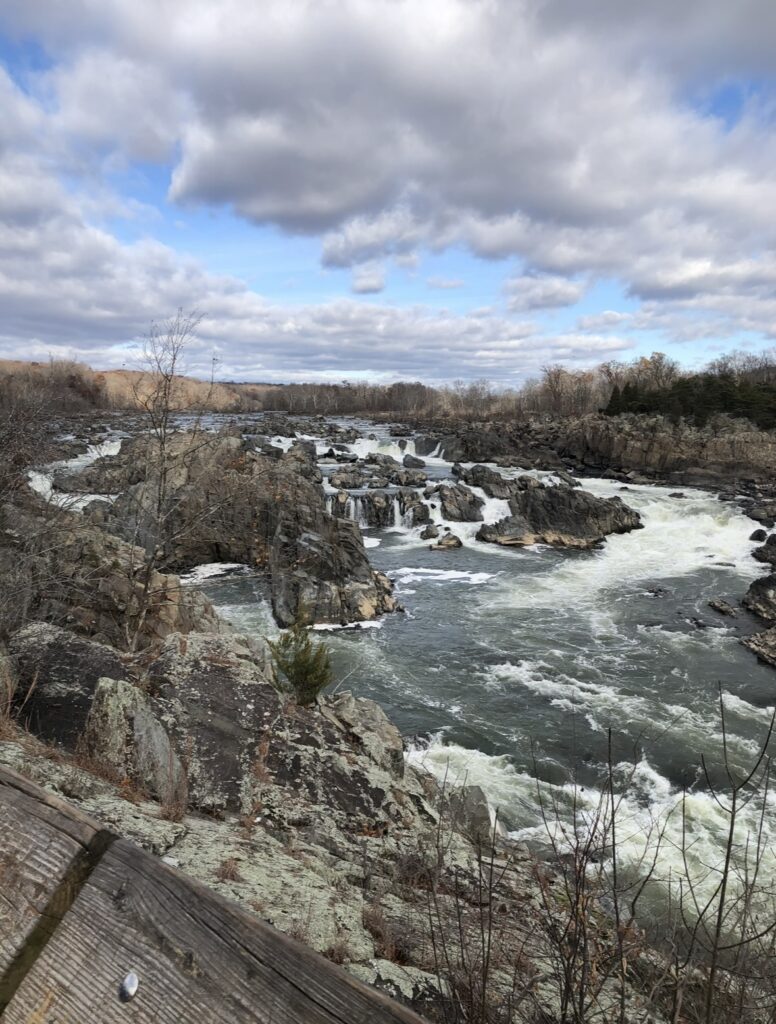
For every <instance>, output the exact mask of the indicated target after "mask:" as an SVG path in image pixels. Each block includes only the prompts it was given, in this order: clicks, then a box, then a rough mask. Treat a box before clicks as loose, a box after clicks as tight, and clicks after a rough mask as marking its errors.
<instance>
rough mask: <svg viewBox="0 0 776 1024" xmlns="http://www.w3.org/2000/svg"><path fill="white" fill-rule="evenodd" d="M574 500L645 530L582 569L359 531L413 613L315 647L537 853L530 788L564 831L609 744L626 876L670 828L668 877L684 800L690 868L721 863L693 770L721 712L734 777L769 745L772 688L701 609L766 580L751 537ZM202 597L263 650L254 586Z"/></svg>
mask: <svg viewBox="0 0 776 1024" xmlns="http://www.w3.org/2000/svg"><path fill="white" fill-rule="evenodd" d="M369 429H371V430H374V428H369ZM378 438H379V439H378V440H376V441H368V440H366V439H364V440H361V441H358V442H357V443H356V444H354V445H353V446H351V448H352V450H353V451H354V452H356V453H358V454H359V455H361V456H363V455H365V454H367V453H368V452H369V451H375V450H378V451H382V452H384V453H386V454H393V455H395V456H397V457H401V454H402V449H400V448H399V447H398V444H397V443H396V442H395V441H392V440H390V439H388V438H387V437H386V436H385V434H384V433H383V434H382V436H380V434H379V433H378ZM327 447H328V445H322V446H320V447H319V452H320V453H321V454H322V453H323V452H324V451H325V449H326V448H327ZM412 449H413V445H412V442H409V446H408V448H407V450H409V451H412ZM427 461H428V468H429V472H430V475H431V476H432V477H433V478H434V479H444V478H449V477H451V468H452V467H451V465H450V464H449V463H446V462H444V461H443V460H441V459H439V458H432V459H429V460H427ZM331 468H332V467H327V466H326V465H325V464H322V469H323V470H324V472H327V471H329V470H330V469H331ZM515 472H517V471H515ZM583 485H584V487H586V488H587V489H588V490H590V491H591V492H592V493H594V494H596V495H599V496H602V497H608V496H613V495H616V494H619V495H620V496H621V497H622V498H623V500H625V501H626V502H627V503H628V504H629V505H631V506H632V507H633V508H635V509H637V510H638V511H639V513H640V514H641V516H642V521H643V523H644V529H642V530H638V531H635V532H633V533H630V534H627V535H624V536H615V537H610V538H609V539H607V541H606V542H605V544H604V545H603V547H602V548H601V549H599V550H596V551H590V552H572V551H558V550H553V549H550V548H547V547H534V548H529V549H512V550H510V549H505V548H498V547H495V546H493V545H488V544H483V543H480V542H478V541H476V540H475V539H474V534H475V533H476V530H477V528H478V524H459V523H453V524H450V525H451V527H452V529H453V530H454V532H455V533H457V534H458V535H459V536H461V537H462V539H463V540H464V545H465V546H464V547H463V548H460V549H457V550H453V551H437V550H429V546H428V543H427V542H423V541H421V540H420V538H419V533H420V530H419V529H410V528H408V527H406V526H404V525H401V523H400V521H399V517H398V515H397V517H396V519H397V521H396V523H395V525H394V526H392V527H390V528H387V529H365V530H364V536H365V539H366V541H367V544H368V546H369V549H370V550H369V555H370V558H371V560H372V562H373V564H374V566H375V567H376V568H378V569H381V570H382V571H383V572H385V573H387V574H388V575H389V576H390V577H391V578H392V579H393V580H394V581H395V585H396V592H397V595H398V597H399V598H400V600H401V603H402V605H403V606H404V608H405V612H404V613H403V614H396V615H391V616H386V617H385V618H384V619H382V620H381V621H380V622H379V623H376V624H373V625H374V627H375V628H367V629H344V630H337V631H332V632H330V633H328V634H327V636H326V639H327V641H328V642H329V643H330V645H331V648H332V652H333V658H334V663H335V669H336V677H337V678H338V679H339V680H340V683H339V686H340V687H341V688H343V689H350V690H352V691H353V692H355V693H356V694H358V695H361V696H365V697H371V698H373V699H374V700H376V701H378V702H379V703H380V704H381V705H382V707H383V708H384V709H385V710H386V712H387V713H388V715H389V716H390V717H391V718H392V719H393V720H394V721H395V722H396V724H397V725H398V726H399V728H400V729H401V730H402V732H403V733H404V734H405V735H406V736H408V737H411V748H410V750H409V752H408V758H409V759H410V760H411V761H413V762H416V763H423V764H424V765H425V766H426V767H427V768H429V769H430V770H432V771H434V772H435V773H436V774H437V775H439V776H440V777H447V778H448V779H449V780H450V781H453V782H456V781H457V782H463V781H466V782H469V783H477V784H480V785H481V786H482V787H483V788H484V790H485V791H486V792H487V794H488V796H489V797H490V799H491V801H492V803H493V804H494V805H495V806H498V808H499V811H500V815H501V817H502V819H503V820H504V821H505V822H506V824H507V826H508V828H509V830H510V831H511V833H512V834H513V835H515V836H517V837H521V838H524V839H527V840H533V841H534V842H536V843H538V844H541V842H542V839H543V838H545V839H546V832H545V826H544V825H543V824H542V821H541V815H540V810H539V804H538V797H537V783H536V774H538V776H539V778H540V779H542V780H544V783H546V785H547V787H548V789H549V790H550V792H551V793H552V796H553V802H554V803H555V805H556V807H558V808H559V809H560V813H561V814H563V813H564V808H565V809H566V810H567V811H568V813H571V812H570V807H571V802H572V794H576V799H577V801H578V802H579V803H578V807H579V806H581V807H582V813H583V814H584V812H585V808H587V809H588V811H589V813H590V814H591V815H592V814H594V812H595V807H596V805H597V801H598V799H599V792H600V791H599V786H600V784H601V778H602V771H603V768H604V765H605V761H606V757H607V732H608V730H609V729H611V730H612V739H613V751H614V761H615V763H616V765H617V766H618V767H617V769H616V771H617V775H618V778H620V779H624V778H626V777H628V778H629V780H630V781H629V784H628V787H627V793H626V795H625V798H624V800H623V804H622V815H623V816H624V818H625V819H626V820H627V823H628V827H627V828H626V829H622V831H621V834H622V836H623V843H624V853H625V854H626V856H627V855H630V856H632V857H633V858H638V857H639V856H640V855H641V854H642V853H643V850H644V846H645V842H646V837H647V833H648V831H649V830H650V827H651V824H652V822H653V821H654V819H655V818H656V817H660V818H661V819H662V820H663V821H664V822H665V819H666V816H668V825H667V827H666V832H665V838H664V840H663V849H662V851H661V854H660V864H661V865H662V866H663V867H664V868H667V867H670V866H671V865H672V863H675V862H676V859H677V858H678V856H679V853H678V848H679V844H680V833H681V829H682V822H681V814H680V812H679V810H678V807H677V805H678V803H679V801H680V796H681V792H682V788H683V787H690V789H691V794H690V797H689V798H688V800H687V803H686V811H687V825H688V827H689V831H690V834H691V836H692V838H691V845H692V851H691V859H694V860H697V862H698V863H699V864H700V863H702V862H708V861H714V860H716V859H717V855H718V853H719V851H720V849H721V845H720V844H721V841H722V836H723V834H724V831H725V828H726V825H727V820H726V818H725V817H724V815H722V813H721V812H720V810H719V809H718V808H717V806H716V805H715V803H714V801H713V799H712V797H711V796H710V795H709V794H708V792H707V791H706V790H705V785H704V783H703V781H702V779H701V774H700V772H701V769H700V758H701V755H702V754H705V755H706V757H707V759H708V761H709V763H710V765H711V766H712V773H713V774H714V775H715V777H716V778H719V777H720V774H719V770H718V769H719V765H720V752H721V742H722V734H721V725H720V716H719V709H718V697H719V692H720V689H721V690H722V693H723V700H724V703H725V709H726V720H727V728H728V731H729V737H728V739H729V751H730V755H731V761H732V763H733V764H734V765H737V766H741V767H743V766H744V765H746V764H747V763H749V762H750V761H751V759H752V757H753V756H754V755H755V753H756V751H757V749H758V745H759V743H760V742H761V740H762V738H763V736H764V735H765V733H766V731H767V728H768V723H769V719H770V715H771V709H772V706H773V704H774V701H775V698H776V674H775V673H774V670H773V669H771V668H768V667H766V666H764V665H762V664H760V663H758V662H757V661H756V660H755V658H754V657H753V656H752V655H751V654H750V653H749V652H748V651H747V650H746V649H745V648H743V647H742V646H741V645H740V644H739V642H738V640H739V636H740V635H741V631H742V630H743V631H749V630H750V629H751V628H753V626H754V623H753V622H751V621H750V620H748V619H747V617H746V615H745V614H744V613H743V612H742V613H741V614H740V616H739V618H738V619H735V620H731V619H726V618H722V617H720V616H719V615H717V614H716V613H714V612H713V611H711V610H710V609H709V608H708V607H707V602H708V601H709V599H711V598H714V597H719V596H723V597H726V598H728V599H729V600H730V601H731V602H732V603H737V602H738V600H740V598H741V597H742V596H743V594H744V592H745V591H746V588H747V586H748V584H749V582H750V581H751V579H753V578H754V577H755V576H757V575H759V574H761V572H762V569H763V567H762V566H761V565H759V564H758V563H757V562H756V561H755V560H754V559H752V557H751V550H752V547H753V544H752V543H751V542H750V541H749V539H748V538H749V536H750V534H751V532H752V530H753V529H755V528H756V526H757V525H758V524H756V523H754V522H753V521H752V520H750V519H748V518H747V517H746V516H744V515H743V514H742V513H741V512H740V510H739V509H738V508H737V507H735V506H732V505H729V504H723V503H721V502H719V501H718V500H717V499H716V497H715V496H714V495H712V494H709V493H704V492H701V491H693V490H687V491H686V492H685V495H686V496H685V497H683V498H680V497H671V496H670V495H671V491H670V489H668V488H664V487H652V486H630V487H629V489H628V490H626V491H623V490H622V487H621V485H620V484H617V483H614V482H611V481H604V480H585V481H583ZM484 511H485V517H486V519H487V520H489V521H495V520H496V519H498V518H499V517H500V516H502V515H504V514H505V511H506V510H505V508H504V503H502V502H498V501H489V502H487V503H486V506H485V510H484ZM354 514H357V506H356V507H355V508H354ZM435 517H436V520H437V521H439V515H438V512H437V513H436V514H435ZM206 587H207V590H208V591H209V594H210V596H211V599H212V600H214V601H215V603H216V604H217V605H219V606H220V608H221V611H222V612H223V614H225V615H226V616H227V617H228V618H230V619H231V620H232V621H233V622H234V623H235V625H237V626H239V627H240V628H241V629H245V630H248V631H251V632H254V633H262V634H268V633H272V632H274V631H275V627H274V626H273V625H272V621H271V617H270V614H269V611H268V608H267V605H266V603H265V602H264V600H263V599H262V597H261V593H260V590H259V587H258V584H257V582H256V581H255V580H253V579H251V578H250V577H240V576H235V577H231V578H229V577H227V578H221V579H214V580H211V581H209V582H208V583H206ZM715 766H716V767H715ZM766 828H767V829H768V831H769V834H770V830H769V826H768V823H766ZM774 832H776V826H775V827H774Z"/></svg>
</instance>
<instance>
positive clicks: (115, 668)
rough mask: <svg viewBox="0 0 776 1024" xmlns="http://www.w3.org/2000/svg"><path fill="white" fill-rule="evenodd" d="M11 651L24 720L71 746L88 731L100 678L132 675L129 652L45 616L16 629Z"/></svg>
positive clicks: (38, 731) (19, 709)
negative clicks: (99, 641) (70, 629)
mask: <svg viewBox="0 0 776 1024" xmlns="http://www.w3.org/2000/svg"><path fill="white" fill-rule="evenodd" d="M8 654H9V657H10V658H11V661H12V663H13V665H14V669H15V673H16V693H15V704H16V710H17V714H18V716H19V718H20V720H21V721H22V722H23V723H24V724H25V725H26V726H27V728H29V730H30V731H31V732H33V733H35V735H36V736H39V737H40V738H41V739H43V740H46V741H47V742H50V743H59V744H62V745H63V746H65V747H67V748H68V749H70V750H75V748H76V746H77V745H78V743H79V741H80V739H81V737H82V735H83V732H84V729H85V726H86V720H87V718H88V715H89V711H90V709H91V706H92V700H93V698H94V692H95V689H96V688H97V684H98V682H99V681H100V680H101V679H103V678H110V679H124V678H125V677H126V675H127V661H126V658H122V657H121V655H120V654H119V653H118V651H115V650H114V649H113V648H112V647H107V646H106V645H105V644H101V643H96V642H95V641H94V640H86V639H84V638H83V637H80V636H77V635H76V634H75V633H71V632H69V631H68V630H66V629H62V628H60V627H59V626H54V625H51V624H50V623H46V622H31V623H29V624H28V625H27V626H24V627H23V628H22V629H20V630H17V632H16V633H14V634H13V635H12V636H11V638H10V640H9V643H8Z"/></svg>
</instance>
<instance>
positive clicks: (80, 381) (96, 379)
mask: <svg viewBox="0 0 776 1024" xmlns="http://www.w3.org/2000/svg"><path fill="white" fill-rule="evenodd" d="M218 389H220V392H224V394H220V393H219V396H217V397H218V402H217V403H216V402H214V404H213V405H212V406H208V407H209V408H213V409H214V410H215V409H218V410H220V411H233V412H261V411H268V410H272V411H277V412H285V413H288V414H289V415H293V416H301V415H307V416H348V415H356V416H358V415H361V416H366V417H372V416H374V417H393V418H397V419H408V420H416V419H417V420H439V419H446V418H447V419H452V420H458V419H464V420H473V421H478V420H479V421H482V420H517V421H521V420H527V419H529V418H531V417H543V416H546V417H551V418H566V417H578V416H585V415H587V414H589V413H596V412H605V413H607V414H608V415H610V416H616V415H619V414H621V413H628V412H632V413H652V414H661V415H665V416H669V417H671V418H673V419H675V420H678V419H686V420H689V421H691V422H693V423H696V424H698V425H704V424H705V423H707V422H708V421H709V419H710V418H712V417H715V416H718V415H720V414H723V415H727V416H731V417H737V418H742V419H744V418H745V419H748V420H750V421H751V422H752V423H753V424H755V425H756V426H758V427H759V428H761V429H765V430H771V429H776V349H770V350H766V351H764V352H759V353H749V352H741V351H734V352H731V353H728V354H727V355H723V356H720V357H718V358H717V359H715V360H714V361H713V362H711V363H709V364H708V366H706V367H704V368H703V369H702V370H701V371H698V372H688V371H684V370H682V369H681V367H680V366H679V364H678V363H677V362H676V361H675V360H673V359H671V358H670V357H668V356H667V355H665V353H663V352H653V353H652V355H650V356H641V357H639V358H638V359H634V360H632V361H630V362H621V361H618V360H609V361H607V362H604V363H601V364H600V365H598V366H596V367H594V368H592V369H583V370H578V369H573V368H569V367H567V366H563V365H561V364H559V363H552V364H548V365H546V366H544V367H542V369H541V372H540V374H539V375H538V376H537V377H536V378H534V379H532V380H529V381H527V382H526V383H525V384H523V385H522V386H521V387H520V388H508V389H503V388H498V387H495V386H494V385H493V384H492V383H491V382H490V381H488V380H486V379H484V378H483V379H479V380H474V381H461V380H458V381H454V382H453V383H452V384H449V385H443V386H437V387H432V386H431V385H428V384H423V383H422V382H420V381H397V382H395V383H393V384H373V383H371V382H369V381H342V382H340V383H337V384H314V383H305V384H286V385H267V384H263V385H260V384H249V383H245V384H238V383H233V382H229V383H228V384H211V391H212V392H213V393H214V392H215V390H218ZM111 395H112V396H113V402H116V401H123V402H124V404H125V405H127V406H128V407H133V408H134V407H136V406H135V405H134V404H133V402H132V398H131V393H128V395H127V396H126V397H124V398H123V399H122V398H119V397H117V396H118V395H119V393H118V392H116V391H115V390H112V391H111ZM32 396H34V401H35V402H36V403H38V404H40V405H41V406H42V407H43V408H45V410H46V413H47V415H48V416H56V415H58V414H68V413H73V412H88V411H90V410H94V409H105V408H109V407H110V406H111V399H110V398H109V393H108V388H107V387H106V381H105V377H104V376H103V375H102V374H100V373H95V372H94V371H92V370H90V369H89V368H88V367H85V366H82V365H80V364H78V363H72V362H64V361H52V362H50V363H48V364H35V363H32V364H29V368H28V369H20V368H19V366H18V364H17V365H16V367H14V369H13V370H12V371H3V369H2V367H1V366H0V416H1V415H2V411H3V409H6V410H8V409H12V408H17V407H18V406H19V404H20V403H21V404H22V405H24V404H25V403H26V402H28V401H29V400H31V397H32Z"/></svg>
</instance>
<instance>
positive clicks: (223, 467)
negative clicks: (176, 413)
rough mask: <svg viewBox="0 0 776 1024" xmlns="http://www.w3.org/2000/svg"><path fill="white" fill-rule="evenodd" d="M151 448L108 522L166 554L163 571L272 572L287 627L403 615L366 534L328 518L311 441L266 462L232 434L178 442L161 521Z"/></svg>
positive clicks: (105, 516)
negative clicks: (213, 565)
mask: <svg viewBox="0 0 776 1024" xmlns="http://www.w3.org/2000/svg"><path fill="white" fill-rule="evenodd" d="M141 442H142V443H141ZM149 443H150V442H148V440H147V439H139V440H138V443H137V447H138V451H137V456H138V462H143V461H144V464H145V466H146V470H145V475H144V478H143V480H142V481H141V482H139V483H136V484H134V485H132V486H130V487H128V489H127V490H125V491H124V493H123V494H122V495H121V496H120V497H119V498H118V500H117V501H116V502H115V503H114V505H113V506H111V507H110V508H109V509H108V510H107V511H106V512H104V513H101V518H102V524H103V525H104V526H105V528H107V529H111V530H113V531H115V532H116V533H118V534H119V535H121V536H123V537H127V538H130V537H131V538H136V539H138V540H139V541H140V543H141V544H143V545H144V546H145V548H146V549H147V550H159V549H160V548H161V551H162V554H161V565H162V567H164V568H166V569H170V570H176V571H181V570H185V569H189V568H192V567H194V566H195V565H199V564H202V563H205V562H219V561H221V562H237V563H244V564H247V565H250V566H253V567H256V568H265V569H267V570H268V574H269V577H270V592H271V597H272V604H273V610H274V613H275V616H276V618H277V620H278V622H279V623H280V624H281V625H289V624H290V623H291V622H293V621H296V620H297V619H298V618H301V619H302V620H304V621H315V622H334V623H343V624H344V623H347V622H352V621H358V620H361V619H366V618H373V617H374V616H375V615H379V614H382V613H384V612H389V611H393V610H394V609H395V608H396V602H395V601H394V599H393V598H392V596H391V584H390V582H389V581H388V580H387V579H386V578H385V577H384V576H382V575H380V574H379V573H375V572H373V570H372V568H371V566H370V564H369V560H368V558H367V555H366V551H365V550H364V545H363V541H362V538H361V534H360V531H359V530H358V528H357V527H356V526H355V524H354V523H350V522H347V521H345V520H343V519H342V518H338V517H336V516H331V515H329V514H328V513H327V511H326V504H325V496H324V493H323V490H322V487H321V479H322V477H321V473H320V470H319V469H318V467H317V465H316V462H315V446H314V445H313V444H312V442H299V443H297V444H295V445H294V446H293V447H292V448H291V449H290V450H289V451H288V452H286V453H285V454H283V455H281V456H280V457H279V458H267V457H266V456H264V455H261V454H259V453H257V452H256V451H255V450H253V448H252V446H251V445H250V444H247V443H246V442H245V441H244V440H243V439H242V437H240V436H234V434H232V433H228V432H226V433H221V434H218V435H191V434H182V435H175V436H174V438H172V439H170V441H169V444H168V457H167V474H166V477H165V480H164V483H163V487H164V494H163V504H164V509H163V513H162V515H161V516H160V514H159V507H158V505H159V500H160V493H161V492H160V478H159V470H158V461H157V462H155V459H154V454H153V452H152V453H151V457H145V459H144V460H143V458H141V456H142V454H143V451H144V449H143V446H144V445H146V446H147V445H148V444H149ZM133 450H134V446H133ZM122 458H123V456H122ZM111 472H112V470H111ZM400 472H401V473H404V474H406V473H410V472H413V471H411V470H403V469H401V470H400ZM160 520H161V523H162V528H161V529H160Z"/></svg>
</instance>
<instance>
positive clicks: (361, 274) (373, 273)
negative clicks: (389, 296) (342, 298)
mask: <svg viewBox="0 0 776 1024" xmlns="http://www.w3.org/2000/svg"><path fill="white" fill-rule="evenodd" d="M351 288H352V290H353V291H354V292H355V293H356V294H357V295H373V294H375V293H376V292H381V291H382V290H383V289H384V288H385V270H384V268H383V267H382V266H380V265H379V264H376V263H364V264H362V265H361V266H360V267H355V268H354V270H353V283H352V285H351Z"/></svg>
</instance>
